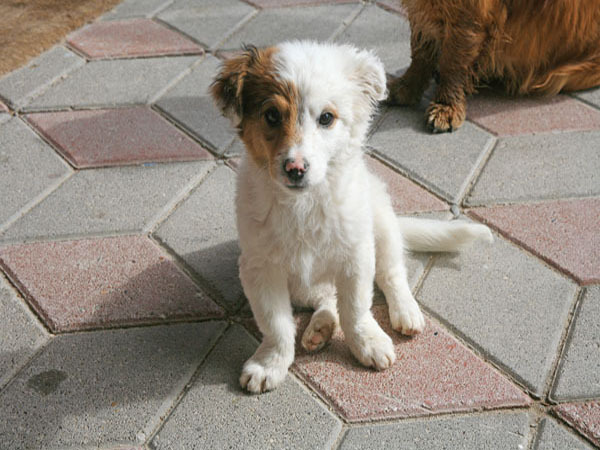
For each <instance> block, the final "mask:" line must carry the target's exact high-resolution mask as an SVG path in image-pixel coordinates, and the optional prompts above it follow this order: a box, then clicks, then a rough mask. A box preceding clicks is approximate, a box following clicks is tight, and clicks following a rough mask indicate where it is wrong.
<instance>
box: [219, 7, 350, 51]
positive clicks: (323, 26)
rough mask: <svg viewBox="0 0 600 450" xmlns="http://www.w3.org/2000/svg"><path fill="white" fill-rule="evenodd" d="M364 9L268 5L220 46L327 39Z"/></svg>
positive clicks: (259, 44) (261, 44)
mask: <svg viewBox="0 0 600 450" xmlns="http://www.w3.org/2000/svg"><path fill="white" fill-rule="evenodd" d="M361 9H362V6H361V5H358V4H341V5H322V6H310V7H305V6H300V7H296V8H274V9H265V10H262V11H260V12H259V13H258V14H257V15H256V16H255V17H254V18H253V19H252V20H250V21H249V22H248V23H246V24H245V25H244V26H243V27H242V28H241V29H240V30H239V31H238V32H237V33H235V34H233V36H232V37H230V38H229V39H227V41H226V42H225V43H224V44H222V45H220V47H221V48H223V49H228V50H231V49H233V50H238V49H240V48H241V47H242V45H243V44H253V45H256V46H257V47H266V46H269V45H275V44H277V43H279V42H281V41H284V40H285V41H287V40H294V39H313V40H317V41H325V40H327V39H329V38H330V37H331V36H332V35H334V33H335V31H336V30H337V29H338V28H339V27H340V26H343V25H344V24H346V23H348V21H349V20H350V19H351V18H352V17H353V16H354V15H355V14H356V13H357V12H359V11H360V10H361Z"/></svg>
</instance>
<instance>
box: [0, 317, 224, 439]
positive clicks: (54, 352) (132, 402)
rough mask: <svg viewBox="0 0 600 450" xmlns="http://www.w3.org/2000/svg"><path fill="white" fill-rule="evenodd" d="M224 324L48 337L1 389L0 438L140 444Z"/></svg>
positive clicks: (155, 424)
mask: <svg viewBox="0 0 600 450" xmlns="http://www.w3.org/2000/svg"><path fill="white" fill-rule="evenodd" d="M224 327H225V325H224V323H222V322H204V323H200V324H179V325H171V326H160V327H147V328H138V329H128V330H112V331H105V332H93V333H80V334H71V335H65V336H59V337H57V338H55V339H53V340H52V341H51V342H50V344H49V345H48V346H46V348H45V349H44V350H43V352H42V353H41V354H40V355H39V356H38V357H37V358H36V360H35V361H34V362H33V363H32V364H30V365H29V366H28V367H27V368H26V369H25V370H23V371H22V372H21V373H20V374H19V375H18V377H17V378H16V379H15V380H14V381H13V382H12V383H11V384H10V385H9V386H8V387H7V388H6V389H5V390H4V391H2V393H0V408H1V409H2V421H0V435H1V436H2V441H3V442H4V443H10V447H11V448H44V449H59V448H60V449H64V448H67V447H68V448H84V447H85V448H90V447H92V446H93V447H94V448H96V447H97V446H100V445H103V446H108V445H111V444H112V445H113V446H116V445H118V444H121V445H122V444H126V443H128V444H132V445H135V444H139V443H141V442H138V439H141V440H145V439H146V436H148V435H149V434H150V431H151V430H152V429H153V428H154V427H156V426H157V425H158V424H159V423H160V421H161V420H162V416H164V415H165V414H166V412H167V411H168V409H169V408H170V407H171V406H172V404H173V403H174V402H175V400H176V398H177V396H178V395H179V393H180V392H181V391H182V390H183V389H184V387H185V384H186V383H188V382H189V380H190V378H191V377H192V374H193V373H194V372H195V370H196V368H197V367H198V366H199V365H200V362H201V361H202V359H203V358H204V356H205V355H206V353H207V352H208V350H209V349H210V348H211V347H212V345H213V343H214V342H215V340H216V339H217V337H218V335H219V334H220V333H221V332H222V330H223V329H224Z"/></svg>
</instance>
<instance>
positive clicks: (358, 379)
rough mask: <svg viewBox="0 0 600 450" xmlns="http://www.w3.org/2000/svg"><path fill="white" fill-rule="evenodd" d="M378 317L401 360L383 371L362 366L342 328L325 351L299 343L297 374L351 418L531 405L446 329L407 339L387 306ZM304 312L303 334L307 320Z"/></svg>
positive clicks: (433, 327) (378, 309) (431, 325)
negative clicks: (307, 349)
mask: <svg viewBox="0 0 600 450" xmlns="http://www.w3.org/2000/svg"><path fill="white" fill-rule="evenodd" d="M373 310H374V313H375V316H376V318H377V320H378V321H379V323H380V324H381V325H382V327H383V329H384V330H385V331H386V332H387V333H388V334H389V335H390V336H391V337H392V339H393V341H394V345H395V348H396V362H395V364H394V366H392V368H390V369H388V370H385V371H383V372H376V371H374V370H372V369H368V368H365V367H362V366H361V365H360V363H358V362H357V361H356V359H355V358H354V357H353V356H352V354H351V353H350V350H349V348H348V347H347V345H346V344H345V343H344V341H343V336H342V333H341V332H338V333H337V335H336V336H334V338H333V339H332V341H331V342H330V344H329V345H328V346H327V347H326V348H325V349H324V350H322V351H320V352H318V353H314V354H307V353H306V352H305V351H304V350H303V349H302V348H301V346H300V345H298V346H297V349H296V351H297V355H296V361H295V362H294V366H293V367H294V372H296V373H298V374H299V375H300V376H301V377H302V378H303V379H304V380H306V381H307V382H308V383H309V384H311V385H312V386H313V387H314V388H315V389H316V390H317V391H318V392H319V393H321V395H322V396H323V397H325V398H326V399H327V401H329V402H331V403H332V405H333V406H334V407H335V408H336V409H337V410H338V411H339V412H340V413H341V414H342V416H344V417H345V418H346V419H347V420H348V421H351V422H357V421H366V420H373V419H389V418H397V417H415V416H426V415H431V414H437V413H442V412H451V411H470V410H480V409H494V408H502V407H507V406H526V405H528V404H529V403H530V400H529V398H528V397H527V396H526V395H525V394H523V393H522V392H521V391H520V390H519V389H517V388H516V387H515V386H514V385H513V384H512V383H510V382H509V381H508V380H507V379H505V378H504V377H502V376H501V375H500V374H499V373H498V372H497V371H496V370H495V369H493V368H492V367H490V366H489V365H487V364H486V363H484V362H483V361H482V360H481V359H479V358H478V357H477V356H476V355H475V354H473V353H472V352H471V351H470V350H469V349H468V348H466V347H465V346H464V345H462V344H461V343H460V342H458V341H457V340H456V339H455V338H453V337H452V336H450V335H449V334H448V333H447V332H446V331H444V330H443V329H442V328H441V327H439V326H438V325H436V324H434V323H433V322H431V321H428V322H427V325H426V329H425V331H424V332H423V333H422V334H421V335H418V336H417V337H414V338H412V339H411V338H406V337H403V336H401V335H400V334H399V333H397V332H395V331H393V330H392V329H391V326H390V324H389V319H388V313H387V308H386V307H385V306H375V307H374V308H373ZM308 319H309V316H308V315H306V314H305V315H303V316H301V322H300V324H299V327H298V335H299V336H301V335H302V330H303V329H304V328H305V327H306V324H307V323H308Z"/></svg>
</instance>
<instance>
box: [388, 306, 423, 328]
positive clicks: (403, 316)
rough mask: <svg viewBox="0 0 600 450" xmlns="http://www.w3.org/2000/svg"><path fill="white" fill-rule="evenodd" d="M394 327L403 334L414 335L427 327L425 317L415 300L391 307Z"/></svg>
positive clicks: (391, 319)
mask: <svg viewBox="0 0 600 450" xmlns="http://www.w3.org/2000/svg"><path fill="white" fill-rule="evenodd" d="M390 321H391V322H392V328H394V330H396V331H399V332H400V333H402V334H406V335H408V336H412V335H415V334H418V333H421V332H422V331H423V330H424V329H425V317H423V313H422V312H421V310H420V309H419V305H418V304H417V302H415V301H414V300H413V301H412V302H410V303H405V304H403V305H402V307H400V308H390Z"/></svg>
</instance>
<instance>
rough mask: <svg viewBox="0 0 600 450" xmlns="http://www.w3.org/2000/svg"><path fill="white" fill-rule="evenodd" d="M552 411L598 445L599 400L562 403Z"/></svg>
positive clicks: (599, 432)
mask: <svg viewBox="0 0 600 450" xmlns="http://www.w3.org/2000/svg"><path fill="white" fill-rule="evenodd" d="M554 411H556V414H558V416H559V417H561V418H562V419H563V420H564V421H566V422H568V423H570V424H571V425H572V426H573V427H575V428H576V429H578V430H579V432H580V433H581V434H583V435H584V436H587V437H588V438H589V439H590V440H591V441H592V442H593V443H594V444H596V445H597V446H599V447H600V402H598V401H592V402H588V403H570V404H564V405H559V406H557V407H556V408H554Z"/></svg>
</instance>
